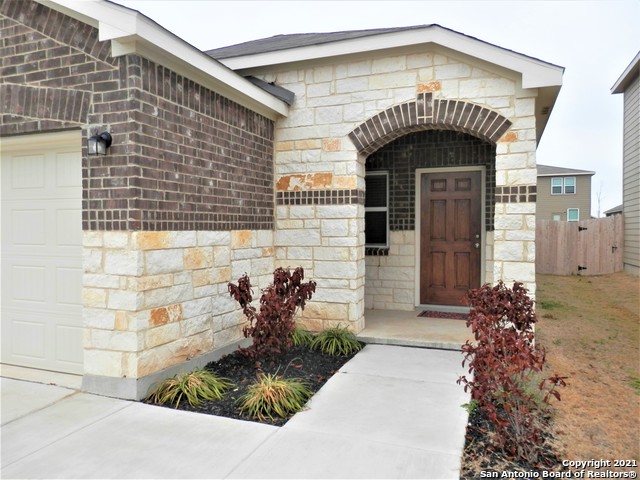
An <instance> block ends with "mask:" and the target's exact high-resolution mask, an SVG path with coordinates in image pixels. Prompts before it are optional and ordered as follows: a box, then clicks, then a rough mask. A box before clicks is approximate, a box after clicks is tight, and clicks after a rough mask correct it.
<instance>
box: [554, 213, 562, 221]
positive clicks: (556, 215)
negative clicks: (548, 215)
mask: <svg viewBox="0 0 640 480" xmlns="http://www.w3.org/2000/svg"><path fill="white" fill-rule="evenodd" d="M560 220H562V214H560V213H554V214H553V221H554V222H559V221H560Z"/></svg>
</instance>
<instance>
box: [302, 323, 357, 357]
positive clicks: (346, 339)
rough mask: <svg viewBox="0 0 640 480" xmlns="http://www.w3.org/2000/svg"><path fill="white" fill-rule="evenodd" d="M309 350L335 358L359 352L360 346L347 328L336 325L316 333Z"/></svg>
mask: <svg viewBox="0 0 640 480" xmlns="http://www.w3.org/2000/svg"><path fill="white" fill-rule="evenodd" d="M311 348H312V349H313V350H320V351H321V352H323V353H326V354H328V355H332V356H334V357H337V356H341V355H342V356H346V355H351V354H352V353H356V352H358V351H360V350H361V349H362V344H361V343H360V342H359V341H358V339H357V338H356V336H355V335H354V334H353V332H351V331H349V329H348V328H347V327H342V326H340V325H338V326H337V327H332V328H328V329H326V330H323V331H322V332H320V333H318V334H317V335H316V336H315V337H314V338H313V340H312V341H311Z"/></svg>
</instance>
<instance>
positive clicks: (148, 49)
mask: <svg viewBox="0 0 640 480" xmlns="http://www.w3.org/2000/svg"><path fill="white" fill-rule="evenodd" d="M37 1H39V2H40V3H42V4H44V5H46V6H48V7H50V8H53V9H54V10H58V11H60V12H61V13H64V14H67V15H70V16H71V17H73V18H76V19H78V20H80V21H83V22H85V23H88V24H90V25H93V26H95V27H97V28H98V29H99V31H98V32H99V33H98V35H99V39H100V40H101V41H111V46H112V55H113V56H114V57H117V56H121V55H128V54H139V55H141V56H143V57H145V58H148V59H149V60H151V61H154V62H157V63H159V64H161V65H163V66H166V67H167V68H170V69H171V70H174V71H175V72H176V73H178V74H181V75H184V76H186V77H188V78H190V79H191V80H193V81H196V82H198V83H200V84H202V85H203V86H206V87H208V88H210V89H211V90H214V91H216V92H218V93H220V94H221V95H224V96H226V97H227V98H229V99H230V100H232V101H235V102H237V103H239V104H240V105H243V106H244V107H246V108H249V109H251V110H253V111H255V112H257V113H260V114H261V115H264V116H266V117H267V118H270V119H272V120H275V119H276V118H278V117H279V116H281V115H282V116H287V115H288V113H289V107H288V105H287V104H286V103H285V102H283V101H281V100H279V99H278V98H276V97H274V96H273V95H271V94H269V93H267V92H265V91H264V90H262V89H260V88H258V87H256V86H255V85H253V84H252V83H251V82H249V81H248V80H246V79H244V78H243V77H241V76H240V75H238V74H237V73H235V72H233V71H232V70H230V69H229V68H228V67H226V66H224V65H222V64H220V62H218V61H216V60H214V59H212V58H211V57H209V56H208V55H206V54H204V53H202V52H201V51H200V50H198V49H197V48H195V47H193V46H192V45H190V44H188V43H187V42H185V41H184V40H182V39H181V38H179V37H177V36H176V35H174V34H172V33H170V32H169V31H167V30H165V29H164V28H162V27H160V26H159V25H157V24H156V23H155V22H153V21H151V20H150V19H148V18H147V17H145V16H144V15H142V14H140V13H139V12H137V11H135V10H130V9H128V8H125V7H122V6H120V5H117V4H114V3H110V2H105V1H102V0H91V1H83V2H78V1H77V0H37Z"/></svg>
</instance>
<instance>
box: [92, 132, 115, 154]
mask: <svg viewBox="0 0 640 480" xmlns="http://www.w3.org/2000/svg"><path fill="white" fill-rule="evenodd" d="M111 140H112V139H111V134H110V133H109V132H102V133H101V134H100V135H93V136H92V137H90V138H89V140H88V141H87V153H88V154H89V155H106V154H107V148H109V147H110V146H111Z"/></svg>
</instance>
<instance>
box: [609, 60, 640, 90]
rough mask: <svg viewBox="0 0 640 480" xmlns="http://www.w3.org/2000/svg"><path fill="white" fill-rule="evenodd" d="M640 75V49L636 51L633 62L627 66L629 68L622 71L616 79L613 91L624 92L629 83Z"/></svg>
mask: <svg viewBox="0 0 640 480" xmlns="http://www.w3.org/2000/svg"><path fill="white" fill-rule="evenodd" d="M638 75H640V51H639V52H638V53H636V56H635V58H634V59H633V60H631V63H630V64H629V65H628V66H627V68H626V69H625V70H624V72H622V75H620V78H618V80H616V83H615V84H614V85H613V87H611V93H622V92H624V91H625V90H626V89H627V87H628V86H629V84H630V83H631V82H632V81H633V80H635V79H636V78H638Z"/></svg>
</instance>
